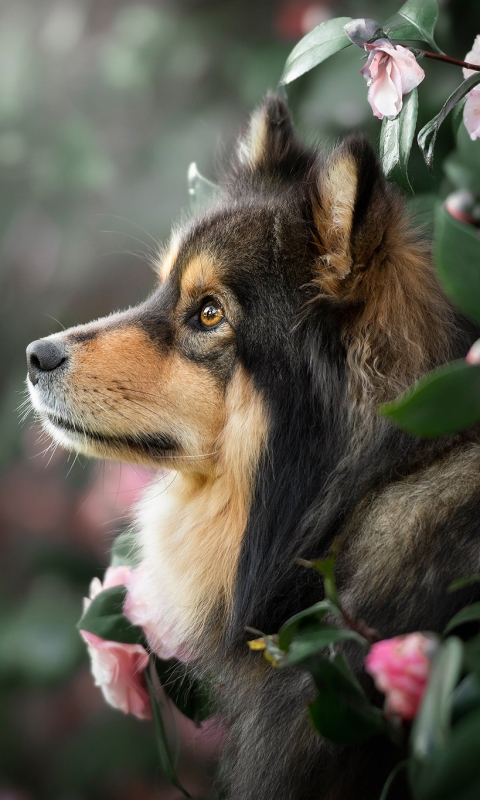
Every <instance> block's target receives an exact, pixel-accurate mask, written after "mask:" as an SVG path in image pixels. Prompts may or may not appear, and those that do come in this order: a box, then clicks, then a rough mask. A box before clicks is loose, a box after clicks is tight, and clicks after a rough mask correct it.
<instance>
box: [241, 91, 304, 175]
mask: <svg viewBox="0 0 480 800" xmlns="http://www.w3.org/2000/svg"><path fill="white" fill-rule="evenodd" d="M310 163H311V158H310V157H309V154H308V152H306V148H305V146H304V145H302V144H301V143H300V142H299V140H298V139H297V136H296V134H295V131H294V129H293V125H292V121H291V119H290V114H289V112H288V108H287V105H286V103H285V102H284V100H282V98H281V97H280V96H279V95H276V94H267V95H266V97H265V98H264V99H263V101H262V104H261V105H260V106H259V107H258V108H257V109H256V110H255V111H254V112H253V114H252V116H251V118H250V123H249V126H248V128H247V131H246V132H245V134H244V135H243V136H241V137H240V139H239V140H238V142H237V147H236V152H235V155H234V163H233V166H234V169H235V171H239V172H242V173H245V172H247V173H250V175H251V176H252V177H253V178H258V179H260V180H262V179H270V182H271V181H273V182H276V181H279V182H282V183H283V182H285V181H292V180H293V179H294V178H295V177H297V176H298V175H299V174H301V173H304V172H305V171H306V170H307V169H308V167H309V166H310Z"/></svg>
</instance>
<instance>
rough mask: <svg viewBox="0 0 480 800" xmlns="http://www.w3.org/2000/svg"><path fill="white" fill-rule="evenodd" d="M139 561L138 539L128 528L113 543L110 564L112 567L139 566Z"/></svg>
mask: <svg viewBox="0 0 480 800" xmlns="http://www.w3.org/2000/svg"><path fill="white" fill-rule="evenodd" d="M139 561H140V554H139V548H138V539H137V537H136V535H135V533H134V532H133V531H132V530H128V529H127V530H126V531H123V533H121V534H120V535H119V536H117V538H116V539H115V541H114V543H113V547H112V551H111V555H110V564H111V566H112V567H124V566H127V567H137V566H138V564H139Z"/></svg>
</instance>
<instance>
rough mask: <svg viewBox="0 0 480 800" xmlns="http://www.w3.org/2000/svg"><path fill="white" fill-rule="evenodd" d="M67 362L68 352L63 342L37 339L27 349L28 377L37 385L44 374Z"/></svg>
mask: <svg viewBox="0 0 480 800" xmlns="http://www.w3.org/2000/svg"><path fill="white" fill-rule="evenodd" d="M66 360H67V350H66V347H65V345H64V344H63V343H62V342H54V341H52V340H50V339H37V341H36V342H32V343H31V344H29V345H28V347H27V364H28V377H29V378H30V380H31V382H32V383H33V384H34V385H35V384H36V383H37V382H38V378H39V376H40V374H41V373H42V372H52V370H54V369H57V367H59V366H60V364H63V362H64V361H66Z"/></svg>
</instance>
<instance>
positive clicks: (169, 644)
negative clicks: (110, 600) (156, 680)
mask: <svg viewBox="0 0 480 800" xmlns="http://www.w3.org/2000/svg"><path fill="white" fill-rule="evenodd" d="M123 613H124V614H125V616H126V617H127V619H129V620H130V622H132V623H133V624H134V625H139V626H140V627H141V628H143V631H144V633H145V636H146V637H147V640H148V644H149V645H150V647H151V648H152V650H153V652H154V653H155V654H156V655H157V656H158V657H159V658H162V659H164V660H166V661H168V660H169V659H170V658H176V659H177V660H178V661H184V662H187V661H191V660H192V658H193V653H192V651H191V648H190V647H188V645H187V644H186V642H184V641H183V640H181V638H180V640H179V636H178V624H176V620H175V615H174V614H173V613H172V610H171V609H168V607H167V606H165V608H163V609H158V608H156V609H155V612H154V611H153V610H152V604H151V602H149V597H148V590H147V589H146V582H145V575H144V572H143V570H142V568H141V566H140V567H137V568H136V569H134V570H133V571H132V572H131V574H130V576H129V579H128V592H127V596H126V598H125V604H124V606H123Z"/></svg>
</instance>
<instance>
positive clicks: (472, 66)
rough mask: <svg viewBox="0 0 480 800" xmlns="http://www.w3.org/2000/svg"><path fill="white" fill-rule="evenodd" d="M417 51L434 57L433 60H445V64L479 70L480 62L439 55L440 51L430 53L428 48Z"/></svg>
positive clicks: (427, 56)
mask: <svg viewBox="0 0 480 800" xmlns="http://www.w3.org/2000/svg"><path fill="white" fill-rule="evenodd" d="M415 49H417V48H415ZM419 52H420V53H423V55H424V56H425V57H426V58H434V59H435V61H446V62H447V64H455V65H456V66H457V67H464V68H465V69H473V70H475V72H480V64H469V62H468V61H460V59H458V58H452V56H445V55H440V53H431V52H430V51H429V50H419Z"/></svg>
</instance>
